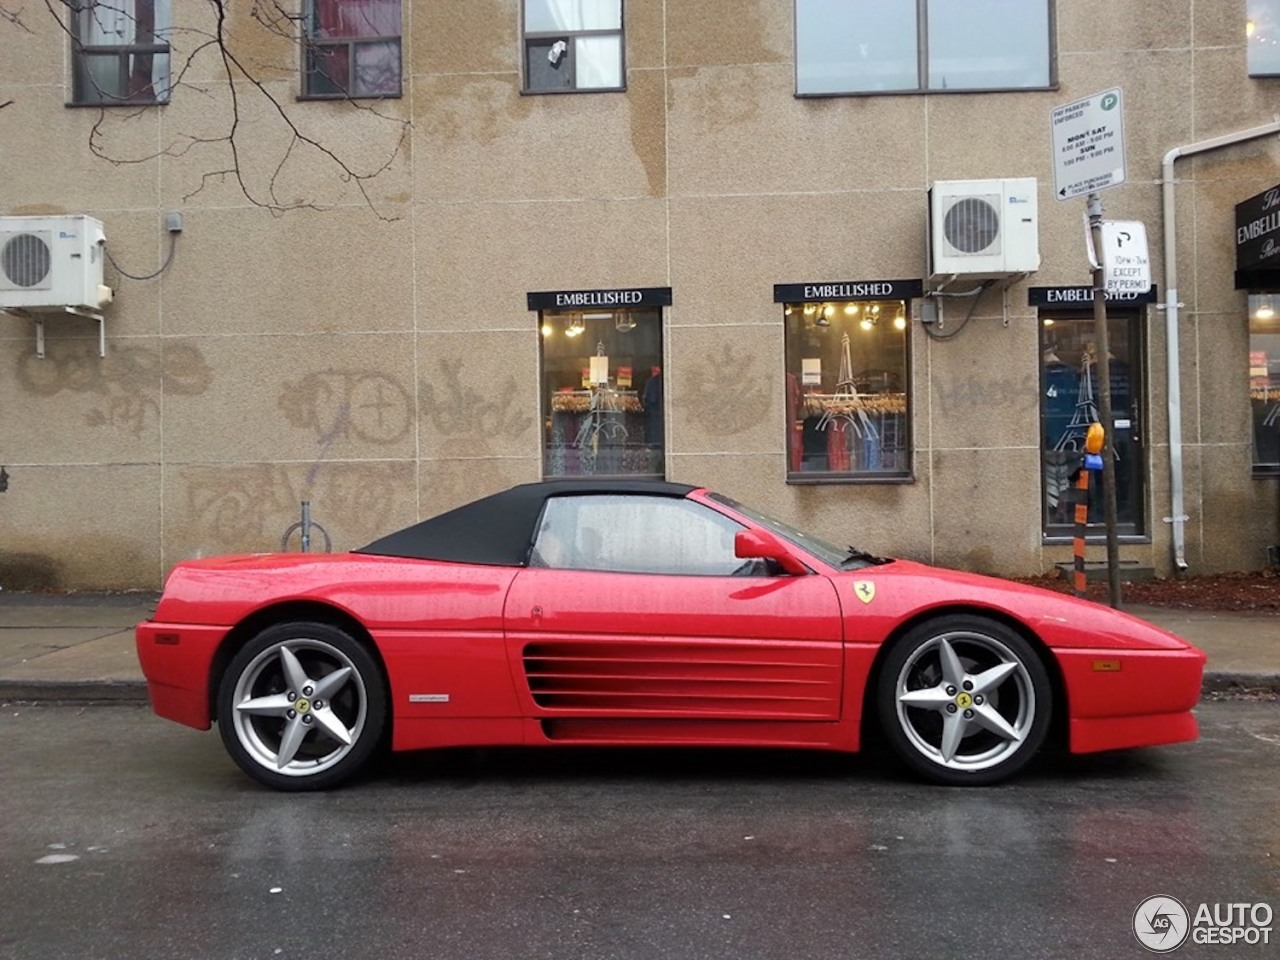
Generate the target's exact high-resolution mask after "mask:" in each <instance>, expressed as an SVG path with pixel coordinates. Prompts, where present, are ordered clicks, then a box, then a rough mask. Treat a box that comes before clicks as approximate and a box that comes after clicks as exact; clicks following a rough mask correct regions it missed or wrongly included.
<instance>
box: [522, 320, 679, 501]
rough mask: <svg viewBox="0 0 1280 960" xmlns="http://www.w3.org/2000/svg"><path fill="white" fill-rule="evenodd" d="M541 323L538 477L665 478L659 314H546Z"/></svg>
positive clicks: (660, 321)
mask: <svg viewBox="0 0 1280 960" xmlns="http://www.w3.org/2000/svg"><path fill="white" fill-rule="evenodd" d="M539 323H540V327H541V338H540V339H541V342H542V351H541V353H542V357H541V360H542V397H543V411H542V413H543V417H542V422H543V475H544V476H545V477H547V478H548V479H550V478H554V477H579V476H597V477H635V476H641V477H645V476H647V477H656V478H661V477H663V476H664V474H665V471H666V465H665V457H664V453H663V447H664V442H665V430H664V420H663V408H662V400H663V389H662V382H663V381H662V310H661V308H657V309H622V310H584V311H552V310H544V311H542V312H541V314H540V316H539Z"/></svg>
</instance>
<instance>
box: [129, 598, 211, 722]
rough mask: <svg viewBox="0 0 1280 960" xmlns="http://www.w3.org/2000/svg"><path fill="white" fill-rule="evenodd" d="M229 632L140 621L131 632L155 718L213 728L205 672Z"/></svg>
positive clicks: (204, 627) (209, 689)
mask: <svg viewBox="0 0 1280 960" xmlns="http://www.w3.org/2000/svg"><path fill="white" fill-rule="evenodd" d="M227 630H228V628H227V627H220V626H198V625H192V624H186V623H182V624H175V623H161V622H157V621H154V620H144V621H143V622H142V623H140V624H138V626H137V628H136V629H135V631H134V633H135V637H136V643H137V648H138V661H139V662H140V663H141V664H142V674H143V676H145V677H146V678H147V694H148V696H149V697H150V698H151V708H152V709H153V710H154V711H155V712H156V714H157V715H158V716H161V717H164V718H165V719H167V720H173V721H175V722H177V723H181V724H184V725H186V726H188V727H195V728H196V729H197V730H208V729H209V727H210V726H211V724H212V709H211V695H212V688H211V685H210V670H211V669H212V667H213V658H214V654H215V653H216V652H217V650H218V645H219V644H220V643H221V642H222V638H223V637H224V636H226V633H227Z"/></svg>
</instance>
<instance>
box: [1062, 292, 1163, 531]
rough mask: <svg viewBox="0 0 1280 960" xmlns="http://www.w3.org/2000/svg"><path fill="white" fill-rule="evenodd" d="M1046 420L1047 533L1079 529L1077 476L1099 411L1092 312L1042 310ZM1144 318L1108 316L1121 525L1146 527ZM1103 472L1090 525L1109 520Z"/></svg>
mask: <svg viewBox="0 0 1280 960" xmlns="http://www.w3.org/2000/svg"><path fill="white" fill-rule="evenodd" d="M1040 322H1041V327H1040V331H1041V335H1040V348H1041V366H1040V424H1041V442H1042V451H1041V459H1042V462H1043V465H1044V491H1043V492H1044V510H1045V528H1044V529H1045V535H1046V536H1049V537H1069V536H1071V535H1072V533H1073V529H1074V519H1075V500H1074V499H1073V492H1072V489H1071V488H1072V486H1073V483H1072V477H1073V476H1074V474H1075V471H1076V468H1077V467H1079V466H1080V462H1081V455H1082V454H1083V453H1084V438H1085V433H1086V432H1087V431H1088V429H1089V424H1091V423H1094V422H1101V416H1100V415H1099V412H1098V411H1099V404H1100V385H1099V382H1098V345H1097V340H1096V338H1095V336H1094V329H1095V328H1094V323H1093V314H1092V313H1085V314H1081V313H1058V312H1045V311H1042V312H1041V314H1040ZM1140 331H1141V322H1140V317H1139V314H1138V313H1136V312H1133V311H1125V312H1124V313H1123V314H1122V313H1120V312H1119V311H1112V313H1111V314H1110V315H1109V316H1108V322H1107V338H1108V341H1109V343H1108V345H1109V347H1110V352H1111V356H1110V368H1111V413H1112V417H1113V419H1114V430H1113V432H1112V443H1113V446H1114V448H1115V476H1116V520H1117V530H1118V532H1119V533H1120V534H1122V535H1126V536H1137V535H1141V534H1142V533H1143V532H1144V531H1143V523H1142V520H1143V490H1144V479H1143V478H1144V476H1145V454H1144V450H1143V432H1142V431H1143V421H1142V418H1141V413H1142V410H1141V405H1140V404H1141V398H1142V391H1141V379H1140V378H1141V361H1140V358H1141V356H1142V354H1141V352H1140V341H1139V337H1140ZM1104 519H1105V518H1104V505H1103V496H1102V481H1101V474H1099V475H1098V479H1097V481H1096V482H1093V483H1091V484H1090V487H1089V525H1090V526H1091V527H1094V526H1096V527H1098V528H1101V527H1102V525H1103V523H1104Z"/></svg>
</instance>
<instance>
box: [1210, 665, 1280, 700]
mask: <svg viewBox="0 0 1280 960" xmlns="http://www.w3.org/2000/svg"><path fill="white" fill-rule="evenodd" d="M1257 694H1280V674H1274V673H1219V672H1216V671H1215V672H1213V673H1206V674H1205V675H1204V683H1203V685H1202V687H1201V691H1200V698H1201V699H1202V700H1203V699H1208V698H1212V699H1215V700H1230V699H1232V698H1236V697H1238V698H1240V699H1249V698H1250V697H1252V696H1256V695H1257Z"/></svg>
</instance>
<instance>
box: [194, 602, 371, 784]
mask: <svg viewBox="0 0 1280 960" xmlns="http://www.w3.org/2000/svg"><path fill="white" fill-rule="evenodd" d="M386 717H387V697H386V692H385V690H384V685H383V677H382V671H381V670H380V669H379V667H378V664H377V663H376V661H375V660H374V659H373V657H372V656H371V655H370V654H369V652H368V651H367V650H366V649H365V648H364V647H363V646H361V645H360V644H359V643H357V642H356V641H355V640H354V639H353V638H352V637H351V636H350V635H349V634H347V633H346V632H344V631H342V630H339V629H338V628H337V627H333V626H329V625H328V624H323V623H284V624H278V625H276V626H274V627H270V628H268V629H266V630H264V631H263V632H262V633H260V634H259V635H258V636H257V637H255V638H254V639H253V640H251V641H249V643H248V644H246V645H245V646H244V647H243V648H242V649H241V650H240V652H239V653H237V654H236V655H235V657H234V658H233V659H232V661H231V663H230V665H229V666H228V667H227V671H226V673H225V674H223V677H222V682H221V683H220V684H219V687H218V731H219V733H220V734H221V735H222V742H223V744H224V745H225V746H226V748H227V752H228V753H230V754H231V757H232V759H233V760H235V762H236V763H237V764H238V765H239V766H240V768H241V769H242V770H244V771H245V773H247V774H249V776H251V777H253V778H254V779H255V780H257V781H259V782H260V783H264V784H266V785H267V786H269V787H274V788H276V789H277V790H322V789H325V788H327V787H332V786H335V785H336V784H338V783H340V782H342V781H343V780H346V779H347V778H348V777H351V776H353V775H354V774H355V773H356V772H357V771H359V769H360V768H361V767H363V766H364V764H365V763H366V762H367V761H368V760H369V758H370V756H371V755H372V754H373V752H374V750H375V749H376V748H377V746H378V742H379V740H380V739H381V736H382V729H383V726H384V725H385V723H386Z"/></svg>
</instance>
